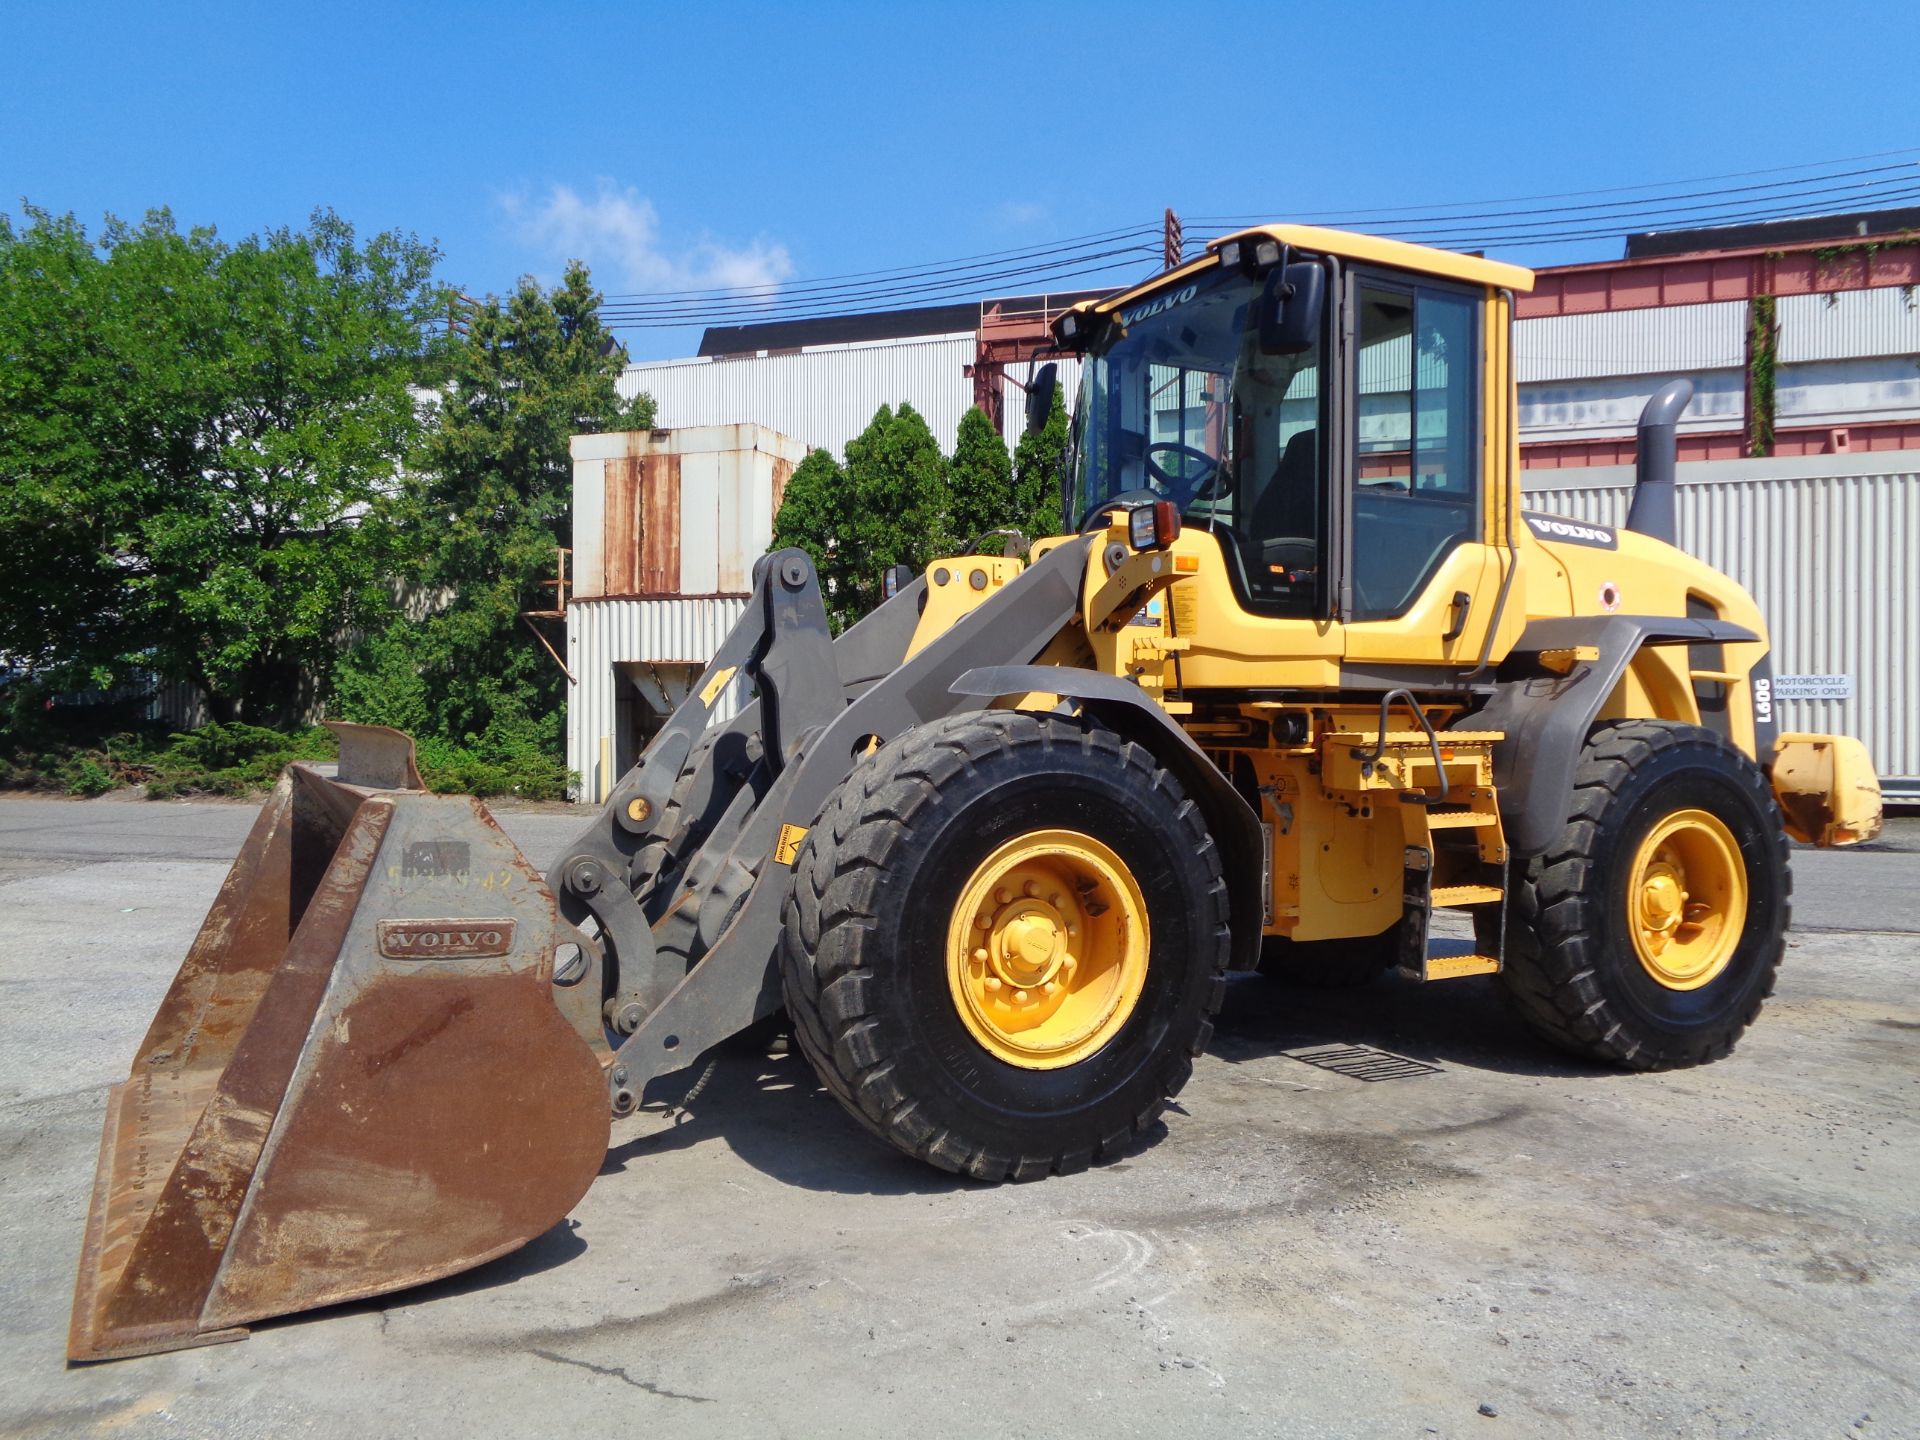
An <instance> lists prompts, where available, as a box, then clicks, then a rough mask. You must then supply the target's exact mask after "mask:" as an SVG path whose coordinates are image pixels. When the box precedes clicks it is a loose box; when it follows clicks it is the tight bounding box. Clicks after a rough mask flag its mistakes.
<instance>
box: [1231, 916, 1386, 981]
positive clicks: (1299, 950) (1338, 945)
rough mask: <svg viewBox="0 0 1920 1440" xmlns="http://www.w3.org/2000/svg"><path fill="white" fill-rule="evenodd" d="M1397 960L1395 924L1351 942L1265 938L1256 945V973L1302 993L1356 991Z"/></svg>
mask: <svg viewBox="0 0 1920 1440" xmlns="http://www.w3.org/2000/svg"><path fill="white" fill-rule="evenodd" d="M1399 960H1400V922H1399V921H1395V922H1394V923H1393V924H1392V925H1391V926H1389V927H1388V928H1387V929H1385V930H1383V931H1381V932H1380V933H1379V934H1378V935H1361V936H1356V937H1354V938H1353V939H1351V940H1289V939H1288V938H1287V937H1286V936H1284V935H1269V936H1267V938H1266V939H1265V940H1264V941H1262V942H1261V945H1260V973H1261V974H1262V975H1264V976H1266V977H1267V978H1268V979H1269V980H1273V981H1275V982H1277V983H1279V984H1282V985H1294V986H1298V987H1299V988H1300V989H1303V990H1358V989H1360V988H1361V987H1362V986H1366V985H1371V984H1372V983H1373V982H1374V981H1375V980H1378V979H1379V978H1380V976H1381V975H1382V974H1383V973H1384V972H1385V971H1387V970H1390V969H1392V968H1393V966H1394V965H1396V964H1398V963H1399Z"/></svg>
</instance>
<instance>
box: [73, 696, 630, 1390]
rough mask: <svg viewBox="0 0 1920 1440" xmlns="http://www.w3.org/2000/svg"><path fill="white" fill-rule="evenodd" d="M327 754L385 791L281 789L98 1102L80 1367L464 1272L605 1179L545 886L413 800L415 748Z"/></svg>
mask: <svg viewBox="0 0 1920 1440" xmlns="http://www.w3.org/2000/svg"><path fill="white" fill-rule="evenodd" d="M337 728H338V729H339V730H340V731H341V732H342V751H341V766H340V771H341V775H342V776H343V777H350V778H353V779H359V780H364V781H369V782H371V783H365V784H353V783H347V780H346V779H345V778H343V779H342V780H331V779H328V778H326V777H325V776H323V775H321V774H320V773H319V772H318V771H317V770H315V769H314V768H312V767H310V766H307V765H293V766H290V767H289V768H288V770H287V773H286V774H285V775H284V776H283V777H282V778H281V780H280V784H279V787H278V788H277V789H276V790H275V791H274V794H273V799H272V801H271V802H270V803H269V804H268V805H267V806H266V808H265V809H264V810H263V811H262V812H261V814H260V818H259V820H258V821H256V822H255V824H254V827H253V831H252V833H251V834H250V835H249V836H248V838H247V843H246V845H245V846H244V847H243V848H242V850H241V852H240V855H239V858H238V859H237V860H235V861H234V864H233V868H232V869H231V870H230V871H229V872H228V873H227V878H226V882H225V883H224V884H223V885H222V886H221V889H220V894H219V898H218V899H216V900H215V901H214V904H213V908H212V910H211V911H210V912H209V913H208V915H207V918H206V921H205V923H204V924H203V925H202V926H201V928H200V934H199V937H198V938H197V939H196V940H195V941H194V943H193V948H192V949H191V950H190V951H189V952H188V954H187V958H186V961H185V963H184V964H182V965H181V967H180V972H179V974H178V975H176V976H175V977H174V980H173V985H172V987H171V988H170V989H169V990H168V992H167V997H166V999H165V1000H164V1001H163V1002H162V1004H161V1006H160V1012H159V1014H158V1015H157V1016H155V1018H154V1021H153V1025H152V1027H151V1028H150V1029H149V1030H148V1032H147V1037H146V1039H145V1040H144V1041H143V1042H142V1043H141V1046H140V1050H139V1053H138V1055H137V1056H136V1057H135V1059H134V1062H133V1070H132V1073H131V1074H130V1075H129V1076H128V1078H127V1080H126V1081H125V1083H123V1084H120V1085H116V1086H114V1087H113V1090H112V1093H111V1095H110V1096H109V1099H108V1102H107V1116H106V1126H105V1131H104V1134H103V1135H102V1137H101V1142H100V1166H99V1172H98V1174H97V1176H96V1178H95V1181H94V1189H93V1204H92V1210H91V1213H90V1214H89V1216H88V1220H87V1232H86V1241H85V1245H84V1248H83V1250H82V1252H81V1257H80V1276H79V1282H78V1285H77V1287H76V1290H75V1294H74V1304H73V1323H72V1328H71V1331H70V1333H69V1336H68V1342H67V1354H68V1357H69V1358H70V1359H72V1360H76V1361H83V1360H105V1359H112V1358H115V1357H119V1356H125V1355H140V1354H145V1353H148V1352H152V1351H158V1350H170V1349H177V1348H180V1347H183V1346H189V1345H201V1344H207V1343H210V1342H213V1341H218V1340H232V1339H238V1338H240V1337H241V1336H243V1335H244V1334H245V1333H246V1331H245V1330H244V1329H243V1328H241V1327H243V1326H245V1325H246V1324H247V1323H248V1322H249V1321H254V1320H259V1319H263V1318H265V1317H267V1316H271V1315H281V1314H286V1313H289V1312H292V1311H297V1310H306V1309H311V1308H313V1307H315V1306H320V1305H331V1304H334V1303H336V1302H339V1301H343V1300H353V1299H357V1298H360V1297H363V1296H367V1295H377V1294H381V1293H383V1292H386V1291H390V1290H398V1289H401V1288H403V1287H405V1286H409V1285H417V1284H419V1283H421V1282H422V1281H427V1280H432V1279H436V1278H438V1277H440V1276H443V1275H450V1274H453V1273H455V1272H457V1271H460V1270H465V1269H467V1268H469V1267H470V1266H474V1265H478V1264H480V1263H482V1262H483V1261H486V1260H490V1259H492V1258H494V1257H495V1256H497V1255H502V1254H505V1253H506V1252H508V1251H510V1250H513V1249H516V1248H518V1247H519V1246H521V1245H523V1244H525V1243H526V1242H527V1241H528V1240H531V1239H532V1238H534V1237H535V1236H537V1235H539V1234H541V1233H542V1232H543V1231H545V1230H547V1229H549V1228H551V1227H552V1226H553V1225H555V1224H556V1223H558V1222H559V1221H560V1220H561V1219H562V1218H563V1217H564V1216H565V1215H566V1214H567V1212H568V1211H569V1210H571V1209H572V1208H573V1206H574V1204H575V1202H576V1201H578V1200H579V1198H580V1196H581V1195H582V1194H584V1193H585V1191H586V1188H587V1186H588V1185H589V1184H591V1183H592V1181H593V1177H594V1176H595V1174H597V1173H598V1171H599V1168H600V1165H601V1162H602V1159H603V1157H604V1155H605V1152H606V1147H607V1135H608V1126H609V1113H610V1112H609V1106H608V1092H607V1084H606V1081H605V1079H604V1077H603V1075H602V1071H601V1062H600V1060H599V1059H598V1058H597V1057H596V1055H595V1053H594V1051H593V1050H592V1049H591V1048H590V1047H589V1045H588V1043H587V1041H586V1040H584V1039H582V1038H581V1035H580V1034H579V1033H577V1032H576V1030H575V1029H574V1028H573V1026H571V1025H570V1024H569V1023H568V1022H567V1020H566V1019H565V1018H564V1017H563V1016H562V1014H561V1013H560V1011H559V1010H558V1009H556V1008H555V1005H554V1000H553V989H552V979H553V964H554V953H555V947H556V943H557V942H558V940H559V938H560V936H561V935H562V933H563V932H562V929H561V924H560V921H559V918H558V915H557V913H556V911H555V908H554V900H553V896H552V894H551V892H550V891H549V890H548V889H547V886H546V883H545V881H544V880H543V879H542V878H541V877H540V875H539V873H538V872H537V871H535V870H534V869H533V868H532V867H531V866H530V865H529V864H528V863H527V862H526V860H525V858H524V857H523V856H522V855H521V854H520V852H519V850H518V849H517V848H516V847H515V846H514V844H513V842H512V841H510V840H508V839H507V837H506V836H505V834H503V833H502V832H501V830H500V827H499V826H498V824H496V823H495V821H494V819H493V817H492V816H491V815H489V814H488V813H487V810H486V807H485V806H483V805H481V804H480V802H479V801H477V800H474V799H471V798H467V797H448V796H437V795H430V794H427V793H425V792H424V791H423V790H422V789H421V788H420V782H419V778H418V774H417V772H415V771H414V768H413V761H412V751H413V746H412V742H411V741H409V740H407V739H406V737H405V736H403V735H400V734H399V733H398V732H395V731H382V730H376V729H374V728H372V727H360V726H340V727H337ZM380 786H396V787H405V788H390V789H389V788H378V787H380Z"/></svg>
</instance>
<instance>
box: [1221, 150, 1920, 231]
mask: <svg viewBox="0 0 1920 1440" xmlns="http://www.w3.org/2000/svg"><path fill="white" fill-rule="evenodd" d="M1895 155H1920V146H1908V147H1907V148H1905V149H1901V150H1877V151H1874V152H1872V153H1871V154H1867V155H1848V156H1846V157H1844V158H1841V159H1837V160H1809V161H1805V162H1803V163H1801V164H1798V165H1774V166H1770V167H1768V168H1766V169H1763V170H1733V171H1729V172H1727V173H1726V174H1724V175H1700V176H1696V177H1694V178H1693V179H1691V180H1656V181H1651V182H1647V183H1644V184H1639V185H1614V186H1609V187H1606V188H1604V189H1598V190H1560V191H1555V192H1552V193H1549V194H1545V195H1506V196H1501V197H1499V198H1497V199H1490V200H1452V201H1436V202H1434V203H1432V204H1429V205H1417V206H1405V207H1401V208H1398V209H1392V210H1384V211H1378V212H1376V213H1377V214H1380V215H1383V216H1407V215H1412V216H1421V215H1423V214H1427V213H1431V212H1435V211H1441V210H1458V209H1463V208H1465V207H1466V206H1469V205H1531V204H1533V203H1535V202H1536V201H1541V200H1582V199H1585V198H1587V197H1588V196H1591V195H1626V194H1641V193H1645V192H1646V191H1650V190H1671V189H1674V188H1677V187H1678V186H1682V185H1711V184H1715V183H1717V182H1719V181H1721V180H1745V179H1750V178H1751V177H1753V176H1755V175H1784V174H1786V173H1787V172H1788V171H1792V170H1821V169H1826V168H1828V167H1830V166H1834V165H1853V164H1857V163H1858V162H1860V161H1863V160H1886V159H1891V158H1892V157H1893V156H1895ZM1808 178H1813V179H1817V178H1822V177H1817V176H1816V177H1808ZM1782 183H1791V182H1782ZM1661 198H1666V197H1661ZM1559 208H1566V207H1559ZM1347 213H1349V212H1346V211H1339V210H1320V211H1301V212H1298V213H1296V215H1295V217H1294V218H1296V219H1298V220H1302V221H1310V220H1317V219H1325V218H1328V217H1331V216H1337V215H1343V214H1347ZM1272 218H1273V216H1272V215H1271V214H1270V213H1269V214H1264V215H1215V216H1211V217H1209V219H1208V221H1207V223H1209V224H1218V223H1232V222H1235V221H1247V222H1250V223H1254V224H1257V223H1259V222H1260V221H1262V220H1270V219H1272Z"/></svg>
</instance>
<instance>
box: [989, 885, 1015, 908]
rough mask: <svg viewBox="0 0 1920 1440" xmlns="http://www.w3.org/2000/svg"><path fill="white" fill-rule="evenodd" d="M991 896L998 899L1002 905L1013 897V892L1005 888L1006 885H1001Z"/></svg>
mask: <svg viewBox="0 0 1920 1440" xmlns="http://www.w3.org/2000/svg"><path fill="white" fill-rule="evenodd" d="M993 898H994V899H995V900H997V901H999V902H1000V903H1001V904H1002V905H1004V904H1006V903H1007V902H1008V901H1009V900H1011V899H1013V892H1012V891H1011V890H1009V889H1007V887H1006V886H1004V885H1002V886H1001V887H1000V888H999V889H998V890H996V891H994V892H993Z"/></svg>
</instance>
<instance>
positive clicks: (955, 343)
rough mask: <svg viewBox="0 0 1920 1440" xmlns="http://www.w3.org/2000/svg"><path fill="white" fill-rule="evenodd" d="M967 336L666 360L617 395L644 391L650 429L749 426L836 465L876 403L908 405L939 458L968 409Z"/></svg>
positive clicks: (633, 371) (632, 376)
mask: <svg viewBox="0 0 1920 1440" xmlns="http://www.w3.org/2000/svg"><path fill="white" fill-rule="evenodd" d="M973 356H974V337H973V334H972V332H971V331H969V332H968V333H966V334H964V335H937V336H925V337H920V338H914V339H905V340H883V341H873V342H869V343H865V344H859V345H823V346H817V347H815V348H812V349H808V350H802V351H800V352H799V353H797V354H789V355H761V356H745V357H742V358H739V359H730V360H716V359H709V358H701V359H694V360H664V361H656V362H651V363H648V364H641V365H631V366H629V367H628V368H627V370H626V372H625V373H624V374H622V375H621V377H620V393H621V394H622V395H623V396H626V397H629V398H630V397H632V396H634V395H636V394H638V393H639V392H640V391H642V390H644V391H646V392H647V393H648V394H649V395H651V396H653V398H654V401H655V403H656V404H657V405H658V406H659V412H658V415H657V416H656V418H655V422H654V423H655V424H657V425H659V426H661V427H663V428H669V429H671V428H676V427H680V426H688V425H732V424H737V423H740V422H748V421H750V422H752V423H754V424H758V425H764V426H766V427H768V428H769V429H772V430H778V431H779V432H780V433H781V434H783V435H791V436H793V437H794V438H796V439H798V440H802V441H804V442H805V443H806V444H807V445H808V446H809V447H811V448H818V449H822V450H830V451H832V452H833V454H834V455H835V456H836V457H837V456H839V455H840V454H842V453H843V452H844V451H845V449H846V444H847V441H849V440H851V439H853V438H854V437H855V436H856V435H858V434H859V433H860V432H861V431H862V430H864V429H866V428H867V423H868V422H869V421H870V420H872V419H873V414H874V411H876V410H877V409H879V408H880V406H882V405H893V406H898V405H899V404H900V403H901V402H902V401H905V402H907V403H908V404H910V405H912V406H913V408H914V409H915V410H917V411H919V412H920V414H921V416H922V418H924V419H925V420H926V422H927V425H928V426H929V427H930V428H931V429H932V431H933V435H934V438H935V439H936V440H938V441H939V442H940V448H941V449H942V450H946V451H951V450H952V449H953V437H954V432H955V431H956V430H957V429H958V428H959V426H960V417H961V416H962V415H964V414H965V413H966V411H967V407H968V406H969V405H971V404H972V403H973V382H972V381H971V380H969V379H967V377H966V367H967V366H969V365H971V364H973Z"/></svg>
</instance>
